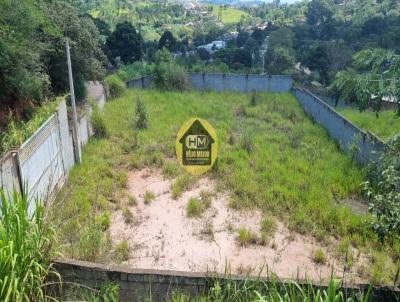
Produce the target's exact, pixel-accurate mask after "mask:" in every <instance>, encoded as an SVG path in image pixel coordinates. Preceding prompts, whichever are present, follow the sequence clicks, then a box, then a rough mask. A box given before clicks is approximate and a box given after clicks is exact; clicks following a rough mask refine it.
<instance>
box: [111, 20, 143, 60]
mask: <svg viewBox="0 0 400 302" xmlns="http://www.w3.org/2000/svg"><path fill="white" fill-rule="evenodd" d="M142 40H143V39H142V37H141V35H140V34H139V33H138V32H137V31H136V29H135V27H134V26H133V25H132V24H131V23H129V22H122V23H118V24H117V26H116V28H115V30H114V31H113V32H112V33H111V35H110V36H109V37H108V38H107V41H106V47H107V56H108V58H109V59H110V60H111V61H114V62H115V59H116V58H117V57H120V59H121V60H122V62H123V63H125V64H127V63H132V62H134V61H137V60H140V59H141V58H142V56H143V50H142V43H143V41H142Z"/></svg>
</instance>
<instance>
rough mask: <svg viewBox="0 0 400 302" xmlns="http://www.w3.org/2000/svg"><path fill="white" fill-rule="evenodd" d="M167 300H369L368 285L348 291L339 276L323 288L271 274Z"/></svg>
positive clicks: (222, 283)
mask: <svg viewBox="0 0 400 302" xmlns="http://www.w3.org/2000/svg"><path fill="white" fill-rule="evenodd" d="M168 301H170V302H188V301H221V302H222V301H239V302H241V301H243V302H245V301H246V302H275V301H286V302H295V301H307V302H308V301H310V302H311V301H319V302H331V301H336V302H355V301H358V302H367V301H371V289H366V290H365V291H360V292H352V293H348V292H347V291H345V290H344V289H342V288H341V286H340V280H339V281H337V280H334V279H333V278H331V279H330V281H329V283H328V285H327V287H326V288H316V287H313V285H312V284H311V283H309V284H299V283H297V282H295V281H292V282H287V283H281V281H280V280H279V279H277V278H276V277H274V276H272V278H271V280H270V281H269V282H264V281H263V280H245V281H243V282H235V281H233V280H229V279H228V280H215V281H214V282H213V286H212V287H211V288H210V289H209V290H208V291H206V292H202V293H200V294H199V295H197V296H189V295H187V294H184V293H180V292H173V293H172V295H171V297H169V300H168Z"/></svg>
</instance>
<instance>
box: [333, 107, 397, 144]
mask: <svg viewBox="0 0 400 302" xmlns="http://www.w3.org/2000/svg"><path fill="white" fill-rule="evenodd" d="M336 110H337V111H339V112H340V113H341V114H343V115H344V116H345V117H347V118H348V119H349V120H350V121H352V122H353V123H354V124H356V125H357V126H358V127H360V128H362V129H364V130H366V131H370V132H372V133H374V134H376V135H377V136H379V137H380V138H381V139H383V140H384V141H386V140H388V139H389V138H390V137H392V136H394V135H396V134H400V118H395V112H394V111H393V110H384V111H382V112H380V113H379V115H376V114H375V112H372V111H366V112H360V111H359V110H358V109H354V108H337V109H336Z"/></svg>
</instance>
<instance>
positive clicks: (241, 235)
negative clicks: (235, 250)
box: [237, 227, 258, 246]
mask: <svg viewBox="0 0 400 302" xmlns="http://www.w3.org/2000/svg"><path fill="white" fill-rule="evenodd" d="M237 241H238V243H239V245H240V246H248V245H249V244H256V243H257V242H258V238H257V236H256V234H254V233H253V232H252V231H251V230H249V229H246V228H245V227H241V228H239V230H238V237H237Z"/></svg>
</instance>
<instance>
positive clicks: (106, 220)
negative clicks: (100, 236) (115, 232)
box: [96, 211, 110, 231]
mask: <svg viewBox="0 0 400 302" xmlns="http://www.w3.org/2000/svg"><path fill="white" fill-rule="evenodd" d="M96 223H97V224H99V225H100V226H101V229H102V230H103V231H106V230H108V228H109V227H110V212H108V211H105V212H103V213H101V214H100V215H99V216H97V217H96Z"/></svg>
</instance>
